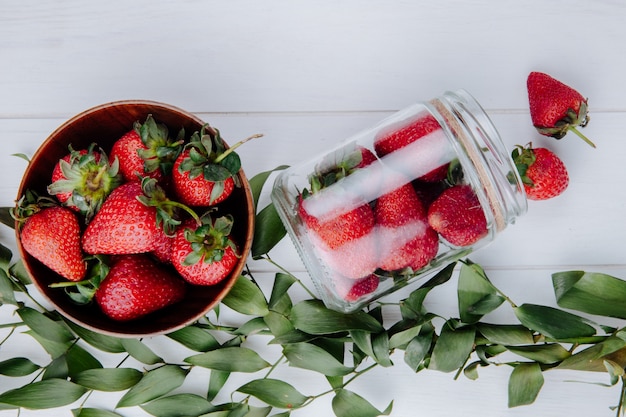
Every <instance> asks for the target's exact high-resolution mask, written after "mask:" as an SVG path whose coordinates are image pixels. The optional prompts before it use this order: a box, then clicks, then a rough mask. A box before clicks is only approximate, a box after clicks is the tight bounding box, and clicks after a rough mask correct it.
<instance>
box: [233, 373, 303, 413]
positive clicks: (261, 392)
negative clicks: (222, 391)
mask: <svg viewBox="0 0 626 417" xmlns="http://www.w3.org/2000/svg"><path fill="white" fill-rule="evenodd" d="M237 391H239V392H242V393H244V394H248V395H252V396H253V397H256V398H258V399H259V400H261V401H263V402H264V403H266V404H269V405H271V406H273V407H277V408H288V409H295V408H299V407H302V405H304V403H305V402H306V401H307V400H308V399H309V398H310V397H307V396H305V395H302V394H301V393H300V392H299V391H298V390H296V389H295V388H294V387H293V386H291V385H290V384H288V383H286V382H283V381H280V380H277V379H270V378H263V379H256V380H253V381H250V382H248V383H246V384H244V385H242V386H241V387H239V388H237Z"/></svg>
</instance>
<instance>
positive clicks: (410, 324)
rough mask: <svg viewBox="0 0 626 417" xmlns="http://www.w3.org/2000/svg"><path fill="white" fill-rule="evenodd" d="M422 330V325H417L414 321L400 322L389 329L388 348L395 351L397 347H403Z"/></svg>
mask: <svg viewBox="0 0 626 417" xmlns="http://www.w3.org/2000/svg"><path fill="white" fill-rule="evenodd" d="M421 329H422V325H421V324H418V322H417V321H415V320H400V321H399V322H397V323H396V324H394V325H393V327H392V328H391V329H389V332H388V333H389V334H390V335H391V337H390V338H389V348H390V349H395V348H397V347H402V346H405V345H406V344H407V343H409V342H410V341H411V340H413V338H414V337H415V336H417V335H418V334H419V332H420V330H421Z"/></svg>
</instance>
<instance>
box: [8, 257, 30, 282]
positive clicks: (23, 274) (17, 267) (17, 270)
mask: <svg viewBox="0 0 626 417" xmlns="http://www.w3.org/2000/svg"><path fill="white" fill-rule="evenodd" d="M9 273H10V274H11V276H12V277H14V278H16V279H17V280H18V281H19V282H20V283H21V284H22V285H30V284H32V280H31V278H30V275H29V273H28V271H27V270H26V267H25V266H24V261H23V260H22V259H19V260H18V261H17V262H15V263H14V264H13V265H11V268H9Z"/></svg>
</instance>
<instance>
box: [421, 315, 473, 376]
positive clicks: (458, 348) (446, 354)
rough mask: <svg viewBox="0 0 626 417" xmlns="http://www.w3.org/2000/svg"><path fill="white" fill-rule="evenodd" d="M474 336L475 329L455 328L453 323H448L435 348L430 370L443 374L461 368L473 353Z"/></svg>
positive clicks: (466, 327)
mask: <svg viewBox="0 0 626 417" xmlns="http://www.w3.org/2000/svg"><path fill="white" fill-rule="evenodd" d="M474 336H475V330H474V328H473V327H470V326H465V327H459V328H455V326H454V324H453V323H452V321H448V322H446V324H444V325H443V327H442V329H441V334H440V335H439V338H438V339H437V342H436V343H435V347H434V348H433V353H432V357H431V360H430V364H429V368H430V369H436V370H438V371H441V372H452V371H456V370H457V369H459V368H461V367H462V366H463V364H464V363H465V362H466V361H467V358H468V357H469V355H470V353H471V352H472V348H473V346H474Z"/></svg>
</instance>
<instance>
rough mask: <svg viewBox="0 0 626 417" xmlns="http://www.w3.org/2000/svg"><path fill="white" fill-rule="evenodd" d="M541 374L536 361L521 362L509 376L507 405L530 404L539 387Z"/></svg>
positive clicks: (541, 381) (541, 379)
mask: <svg viewBox="0 0 626 417" xmlns="http://www.w3.org/2000/svg"><path fill="white" fill-rule="evenodd" d="M542 386H543V374H542V373H541V367H540V366H539V364H538V363H521V364H519V365H517V366H516V367H515V369H513V372H511V376H510V378H509V407H518V406H520V405H528V404H532V403H533V402H534V401H535V399H536V398H537V395H538V394H539V391H540V390H541V387H542Z"/></svg>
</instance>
